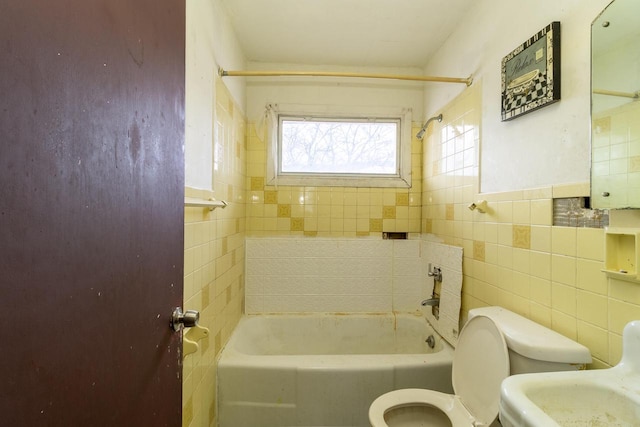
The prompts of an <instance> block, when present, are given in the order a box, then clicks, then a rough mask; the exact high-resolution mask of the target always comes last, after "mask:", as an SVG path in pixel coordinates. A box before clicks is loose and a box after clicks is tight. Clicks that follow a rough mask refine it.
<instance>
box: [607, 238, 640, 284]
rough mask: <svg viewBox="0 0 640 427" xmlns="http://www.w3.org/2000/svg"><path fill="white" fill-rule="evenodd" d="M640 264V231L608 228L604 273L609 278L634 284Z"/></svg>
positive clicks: (638, 280) (637, 280)
mask: <svg viewBox="0 0 640 427" xmlns="http://www.w3.org/2000/svg"><path fill="white" fill-rule="evenodd" d="M639 263H640V229H634V228H608V229H607V230H605V247H604V269H603V270H602V271H604V272H605V273H606V274H607V276H609V277H611V278H614V279H619V280H628V281H634V282H640V279H639V278H638V264H639Z"/></svg>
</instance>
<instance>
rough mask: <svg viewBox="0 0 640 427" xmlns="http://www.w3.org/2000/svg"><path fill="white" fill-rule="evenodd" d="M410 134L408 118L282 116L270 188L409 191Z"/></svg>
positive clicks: (323, 115) (314, 115)
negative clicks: (286, 186) (311, 187)
mask: <svg viewBox="0 0 640 427" xmlns="http://www.w3.org/2000/svg"><path fill="white" fill-rule="evenodd" d="M405 122H408V125H409V126H408V130H406V129H404V127H405V126H406V124H407V123H405ZM409 132H410V121H409V120H407V118H406V117H404V116H403V115H398V116H396V117H393V116H386V117H385V116H375V117H361V116H356V115H341V114H335V115H333V114H322V115H318V114H311V115H310V114H300V113H298V114H296V113H279V114H277V133H274V134H273V138H274V139H276V138H277V141H276V144H277V147H274V148H275V149H272V150H269V151H270V154H271V155H272V157H273V156H275V157H276V158H272V159H271V161H272V163H271V164H272V165H273V171H272V173H271V174H270V175H271V176H270V178H271V180H270V183H271V184H276V183H277V184H278V185H297V186H324V185H331V186H354V187H409V186H410V180H409V177H410V167H411V166H410V165H411V163H410V157H411V156H410V154H411V151H410V150H411V144H410V140H411V138H410V135H409V136H408V137H407V135H406V134H408V133H409ZM406 140H408V141H409V142H407V141H406Z"/></svg>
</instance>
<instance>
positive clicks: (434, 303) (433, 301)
mask: <svg viewBox="0 0 640 427" xmlns="http://www.w3.org/2000/svg"><path fill="white" fill-rule="evenodd" d="M420 304H421V305H422V306H425V307H426V306H429V307H438V306H440V298H429V299H426V300H424V301H422V302H421V303H420Z"/></svg>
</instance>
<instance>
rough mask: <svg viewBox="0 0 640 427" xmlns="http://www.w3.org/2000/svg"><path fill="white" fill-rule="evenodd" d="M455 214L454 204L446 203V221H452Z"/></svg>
mask: <svg viewBox="0 0 640 427" xmlns="http://www.w3.org/2000/svg"><path fill="white" fill-rule="evenodd" d="M454 214H455V206H454V204H453V203H447V205H446V206H445V218H446V219H447V220H448V221H453V219H454Z"/></svg>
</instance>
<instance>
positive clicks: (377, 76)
mask: <svg viewBox="0 0 640 427" xmlns="http://www.w3.org/2000/svg"><path fill="white" fill-rule="evenodd" d="M218 74H219V75H220V77H280V76H296V77H308V76H313V77H359V78H366V79H392V80H413V81H421V82H440V83H464V84H466V85H467V86H471V83H473V77H472V76H469V77H466V78H465V77H433V76H406V75H401V74H373V73H342V72H331V71H227V70H224V69H222V68H218Z"/></svg>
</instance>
